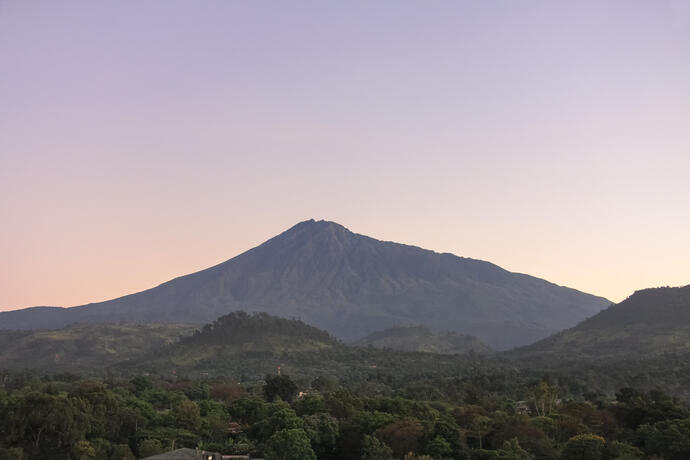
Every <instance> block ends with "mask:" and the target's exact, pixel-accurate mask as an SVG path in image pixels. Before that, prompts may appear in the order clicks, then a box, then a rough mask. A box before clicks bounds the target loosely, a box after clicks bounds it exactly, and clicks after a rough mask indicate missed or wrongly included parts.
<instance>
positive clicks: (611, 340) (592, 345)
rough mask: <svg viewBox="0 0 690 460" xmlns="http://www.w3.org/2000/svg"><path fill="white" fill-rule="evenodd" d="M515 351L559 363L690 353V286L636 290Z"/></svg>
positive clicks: (687, 355)
mask: <svg viewBox="0 0 690 460" xmlns="http://www.w3.org/2000/svg"><path fill="white" fill-rule="evenodd" d="M509 355H510V356H513V357H521V358H525V359H553V360H556V361H572V360H588V361H592V360H597V361H602V360H606V361H614V360H629V359H658V358H659V357H662V356H666V357H668V356H669V355H673V356H675V357H677V356H686V358H687V357H690V285H688V286H685V287H675V288H671V287H664V288H654V289H644V290H641V291H636V292H635V293H634V294H633V295H631V296H630V297H628V298H627V299H626V300H624V301H623V302H621V303H619V304H616V305H612V306H611V307H609V308H607V309H606V310H603V311H601V312H599V313H598V314H596V315H595V316H593V317H591V318H589V319H587V320H585V321H583V322H581V323H580V324H578V325H577V326H575V327H573V328H571V329H567V330H565V331H561V332H559V333H557V334H555V335H553V336H551V337H548V338H546V339H544V340H541V341H539V342H537V343H535V344H532V345H529V346H526V347H522V348H519V349H517V350H514V351H513V352H512V353H509Z"/></svg>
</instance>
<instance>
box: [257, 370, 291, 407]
mask: <svg viewBox="0 0 690 460" xmlns="http://www.w3.org/2000/svg"><path fill="white" fill-rule="evenodd" d="M296 395H297V385H296V384H295V382H293V381H292V379H290V377H288V376H287V375H267V376H266V384H265V385H264V396H265V397H266V401H268V402H271V401H273V400H274V399H275V398H276V397H279V398H280V399H282V400H283V401H288V402H290V401H292V400H293V399H295V396H296Z"/></svg>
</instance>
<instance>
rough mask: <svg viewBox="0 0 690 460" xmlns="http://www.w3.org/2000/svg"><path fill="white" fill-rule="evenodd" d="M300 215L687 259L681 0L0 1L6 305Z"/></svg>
mask: <svg viewBox="0 0 690 460" xmlns="http://www.w3.org/2000/svg"><path fill="white" fill-rule="evenodd" d="M310 218H315V219H326V220H331V221H335V222H338V223H340V224H342V225H344V226H346V227H348V228H349V229H350V230H352V231H354V232H356V233H362V234H366V235H369V236H372V237H374V238H378V239H382V240H390V241H397V242H402V243H407V244H413V245H416V246H421V247H424V248H428V249H433V250H435V251H438V252H451V253H454V254H457V255H460V256H465V257H472V258H476V259H482V260H488V261H491V262H493V263H495V264H498V265H500V266H502V267H503V268H506V269H508V270H510V271H514V272H520V273H528V274H530V275H534V276H538V277H541V278H545V279H547V280H549V281H552V282H554V283H557V284H560V285H565V286H569V287H573V288H576V289H579V290H582V291H585V292H590V293H593V294H597V295H601V296H604V297H607V298H608V299H610V300H612V301H614V302H618V301H620V300H622V299H624V298H625V297H627V296H628V295H630V294H632V292H633V291H635V290H637V289H642V288H647V287H653V286H666V285H671V286H674V285H685V284H688V283H690V263H689V262H690V239H689V236H690V1H665V0H660V1H651V0H650V1H599V0H597V1H579V2H572V1H551V2H543V1H526V0H525V1H522V0H516V1H490V0H489V1H485V0H482V1H474V2H473V1H460V2H442V1H416V2H409V1H397V0H396V1H377V2H370V1H363V2H358V1H347V2H322V1H297V0H296V1H293V2H277V1H275V2H263V1H256V0H252V1H251V2H248V1H210V0H207V1H203V2H192V1H155V0H151V1H147V2H139V1H119V2H91V1H86V0H84V1H69V0H66V1H61V2H55V1H21V0H0V310H9V309H14V308H20V307H27V306H34V305H60V306H73V305H80V304H85V303H88V302H95V301H101V300H107V299H111V298H115V297H119V296H121V295H125V294H129V293H133V292H137V291H140V290H143V289H147V288H150V287H153V286H155V285H158V284H160V283H162V282H164V281H167V280H169V279H171V278H173V277H176V276H180V275H184V274H187V273H191V272H194V271H197V270H201V269H204V268H206V267H209V266H212V265H215V264H217V263H219V262H221V261H224V260H226V259H229V258H231V257H234V256H235V255H238V254H240V253H241V252H243V251H245V250H247V249H250V248H252V247H254V246H256V245H258V244H260V243H262V242H263V241H265V240H267V239H269V238H271V237H272V236H274V235H276V234H278V233H280V232H282V231H284V230H286V229H288V228H289V227H291V226H292V225H294V224H296V223H297V222H299V221H302V220H306V219H310Z"/></svg>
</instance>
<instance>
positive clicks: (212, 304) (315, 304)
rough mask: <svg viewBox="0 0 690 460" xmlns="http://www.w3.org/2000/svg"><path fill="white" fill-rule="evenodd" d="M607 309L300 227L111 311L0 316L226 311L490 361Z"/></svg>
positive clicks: (96, 307) (492, 270)
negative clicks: (417, 339)
mask: <svg viewBox="0 0 690 460" xmlns="http://www.w3.org/2000/svg"><path fill="white" fill-rule="evenodd" d="M609 304H610V302H609V301H608V300H606V299H604V298H602V297H596V296H593V295H589V294H585V293H582V292H579V291H577V290H575V289H570V288H566V287H562V286H558V285H555V284H552V283H549V282H547V281H545V280H542V279H539V278H535V277H532V276H528V275H524V274H518V273H511V272H509V271H506V270H504V269H502V268H500V267H498V266H496V265H494V264H491V263H489V262H485V261H481V260H474V259H468V258H463V257H458V256H455V255H452V254H447V253H444V254H439V253H436V252H434V251H429V250H425V249H421V248H418V247H415V246H408V245H404V244H398V243H393V242H386V241H379V240H376V239H373V238H370V237H367V236H364V235H359V234H356V233H353V232H351V231H349V230H348V229H346V228H345V227H343V226H341V225H339V224H336V223H334V222H327V221H314V220H308V221H305V222H301V223H299V224H297V225H295V226H294V227H292V228H290V229H289V230H287V231H285V232H283V233H281V234H280V235H278V236H276V237H274V238H272V239H270V240H268V241H266V242H265V243H263V244H261V245H260V246H257V247H255V248H253V249H250V250H249V251H246V252H244V253H242V254H240V255H238V256H237V257H234V258H232V259H230V260H228V261H226V262H223V263H221V264H219V265H216V266H214V267H211V268H208V269H206V270H202V271H199V272H197V273H192V274H190V275H186V276H182V277H179V278H175V279H173V280H171V281H168V282H166V283H163V284H161V285H159V286H157V287H155V288H152V289H148V290H146V291H142V292H139V293H136V294H131V295H127V296H124V297H120V298H117V299H114V300H109V301H105V302H99V303H92V304H88V305H83V306H78V307H71V308H59V307H34V308H27V309H23V310H14V311H9V312H3V313H0V327H1V328H7V329H36V328H58V327H63V326H65V325H67V324H70V323H74V322H80V323H83V322H98V323H103V322H120V321H127V322H174V323H208V322H211V321H213V320H214V319H216V318H218V317H219V316H221V315H224V314H227V313H229V312H231V311H236V310H244V311H247V312H267V313H270V314H272V315H278V316H282V317H297V318H300V319H301V320H303V321H304V322H306V323H308V324H311V325H314V326H316V327H319V328H323V329H326V330H327V331H329V332H330V333H332V334H334V335H335V336H337V337H339V338H340V339H342V340H348V341H352V340H356V339H360V338H362V337H364V336H366V335H367V334H369V333H371V332H373V331H376V330H381V329H385V328H389V327H393V326H405V325H418V324H421V325H424V326H427V327H430V328H432V329H435V330H448V331H455V332H458V333H463V334H470V335H474V336H477V337H479V338H480V339H482V340H483V341H485V342H486V343H488V344H489V345H491V346H492V347H493V348H495V349H498V350H501V349H508V348H512V347H514V346H518V345H525V344H528V343H532V342H535V341H537V340H539V339H542V338H544V337H547V336H549V335H551V334H553V333H555V332H557V331H559V330H562V329H565V328H568V327H572V326H574V325H575V324H577V323H578V322H580V321H581V320H583V319H585V318H587V317H589V316H592V315H593V314H595V313H597V312H599V311H600V310H602V309H603V308H605V307H607V306H608V305H609Z"/></svg>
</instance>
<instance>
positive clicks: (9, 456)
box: [0, 447, 26, 460]
mask: <svg viewBox="0 0 690 460" xmlns="http://www.w3.org/2000/svg"><path fill="white" fill-rule="evenodd" d="M25 458H26V457H24V452H23V451H22V449H20V448H18V447H15V448H13V449H5V448H3V447H0V460H24V459H25Z"/></svg>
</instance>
